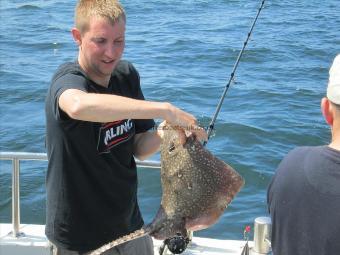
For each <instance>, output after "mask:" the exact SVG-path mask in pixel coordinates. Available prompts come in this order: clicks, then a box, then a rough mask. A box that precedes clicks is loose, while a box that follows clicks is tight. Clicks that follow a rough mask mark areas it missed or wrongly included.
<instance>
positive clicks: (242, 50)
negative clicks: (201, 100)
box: [203, 0, 265, 146]
mask: <svg viewBox="0 0 340 255" xmlns="http://www.w3.org/2000/svg"><path fill="white" fill-rule="evenodd" d="M264 2H265V0H263V1H262V3H261V6H260V8H259V9H258V11H257V14H256V17H255V19H254V21H253V23H252V25H251V28H250V31H249V32H248V36H247V39H246V40H245V42H244V43H243V47H242V49H241V50H240V53H239V54H238V57H237V59H236V62H235V64H234V67H233V70H232V71H231V74H230V78H229V81H228V83H227V85H226V86H225V88H224V91H223V94H222V96H221V98H220V101H219V103H218V105H217V107H216V111H215V114H214V116H213V118H212V120H211V122H210V124H209V128H208V131H207V134H208V139H207V141H204V143H203V146H205V145H206V144H207V143H208V140H209V138H210V136H211V132H212V131H213V129H214V126H215V122H216V119H217V115H218V114H219V112H220V110H221V107H222V104H223V101H224V98H225V96H226V94H227V91H228V89H229V87H230V84H231V82H232V81H233V80H234V76H235V72H236V69H237V67H238V64H239V62H240V59H241V57H242V55H243V52H244V49H245V48H246V46H247V44H248V41H249V38H250V36H251V33H252V32H253V29H254V26H255V23H256V21H257V18H258V17H259V15H260V12H261V10H262V9H263V6H264Z"/></svg>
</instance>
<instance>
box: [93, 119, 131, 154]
mask: <svg viewBox="0 0 340 255" xmlns="http://www.w3.org/2000/svg"><path fill="white" fill-rule="evenodd" d="M134 133H135V129H134V122H133V120H131V119H128V120H118V121H114V122H110V123H105V124H103V125H102V127H101V128H100V130H99V139H98V146H97V148H98V151H99V152H100V153H105V152H109V151H110V149H111V148H113V147H114V146H116V145H118V144H121V143H123V142H125V141H127V140H129V139H130V138H131V137H132V136H133V135H134Z"/></svg>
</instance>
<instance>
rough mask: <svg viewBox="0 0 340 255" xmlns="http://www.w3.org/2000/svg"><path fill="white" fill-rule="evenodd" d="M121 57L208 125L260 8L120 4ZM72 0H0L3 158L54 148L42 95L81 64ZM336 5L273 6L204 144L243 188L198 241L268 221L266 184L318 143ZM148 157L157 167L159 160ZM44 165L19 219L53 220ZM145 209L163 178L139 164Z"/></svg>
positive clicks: (6, 218)
mask: <svg viewBox="0 0 340 255" xmlns="http://www.w3.org/2000/svg"><path fill="white" fill-rule="evenodd" d="M122 3H123V5H124V7H125V10H126V13H127V34H126V50H125V54H124V59H127V60H129V61H131V62H132V63H133V64H134V65H135V67H136V68H137V69H138V71H139V73H140V76H141V83H142V89H143V92H144V96H145V97H146V98H147V99H148V100H154V101H167V102H171V103H172V104H174V105H176V106H178V107H180V108H182V109H184V110H186V111H188V112H191V113H192V114H194V115H195V116H196V117H197V119H198V120H199V122H200V123H201V125H202V126H207V125H208V123H209V122H210V120H211V118H212V116H213V114H214V112H215V109H216V106H217V103H218V101H219V98H220V96H221V94H222V92H223V89H224V87H225V85H226V84H227V82H228V80H229V77H230V73H231V71H232V68H233V66H234V63H235V61H236V58H237V56H238V54H239V51H240V49H241V48H242V46H243V42H244V41H245V39H246V37H247V33H248V31H249V29H250V26H251V24H252V22H253V19H254V17H255V15H256V13H257V10H258V8H259V7H260V3H261V2H260V1H254V0H252V1H250V0H248V1H247V0H243V1H241V0H214V1H213V0H183V1H179V0H171V1H170V0H162V1H161V0H148V1H146V0H135V1H127V0H122ZM75 4H76V1H73V0H72V1H70V0H67V1H66V0H48V1H45V0H32V1H28V0H27V1H18V0H1V2H0V84H1V86H0V151H16V152H46V151H45V144H44V142H45V115H44V99H45V95H46V92H47V89H48V87H49V82H50V79H51V77H52V75H53V73H54V71H55V70H56V68H57V67H58V66H59V65H60V64H62V63H63V62H65V61H73V60H75V59H76V57H77V47H76V44H75V43H74V42H73V39H72V37H71V34H70V29H71V28H72V26H73V12H74V7H75ZM339 28H340V16H339V1H338V0H327V1H318V0H308V1H307V0H290V1H287V0H272V1H266V3H265V7H264V9H263V10H262V12H261V14H260V17H259V19H258V21H257V24H256V26H255V28H254V31H253V34H252V35H251V40H250V41H249V43H248V45H247V47H246V49H245V52H244V55H243V57H242V58H241V61H240V63H239V66H238V69H237V71H236V76H235V81H234V82H233V83H232V85H231V86H230V88H229V90H228V93H227V96H226V98H225V101H224V103H223V106H222V109H221V112H220V113H219V115H218V118H217V121H216V124H215V130H214V132H213V136H212V137H211V139H210V140H209V142H208V145H207V148H208V149H209V150H210V151H211V152H213V154H215V155H216V156H218V157H219V158H221V159H223V160H224V161H225V162H227V163H228V164H230V165H231V166H233V167H234V168H235V169H236V170H237V171H239V173H240V174H241V175H242V176H243V177H244V178H245V181H246V184H245V186H244V188H243V189H242V190H241V192H240V193H239V194H238V195H237V197H236V198H235V199H234V200H233V202H232V203H231V204H230V206H229V207H228V208H227V209H226V211H225V213H224V215H223V216H222V217H221V219H220V220H219V222H218V223H217V224H216V225H214V226H212V227H210V228H209V229H206V230H203V231H199V232H196V233H195V235H196V236H202V237H212V238H219V239H242V238H243V230H244V227H245V226H246V225H252V223H253V221H254V219H255V218H256V217H258V216H265V215H267V214H268V213H267V208H266V188H267V186H268V184H269V182H270V179H271V177H272V176H273V174H274V172H275V169H276V167H277V165H278V164H279V163H280V161H281V160H282V158H283V157H284V155H285V154H286V153H287V152H288V151H290V150H291V149H293V148H294V147H296V146H301V145H322V144H327V143H329V141H330V130H329V128H328V126H327V125H326V123H325V122H324V120H323V117H322V115H321V112H320V100H321V98H322V97H323V96H324V95H325V89H326V85H327V80H328V69H329V67H330V64H331V62H332V60H333V58H334V56H335V55H336V54H337V53H340V34H339ZM152 159H156V160H157V159H159V155H155V156H154V157H153V158H152ZM45 174H46V162H36V161H35V162H32V161H29V162H28V161H24V162H22V163H21V174H20V185H21V222H22V223H35V224H44V222H45V184H44V182H45ZM138 174H139V203H140V207H141V210H142V213H143V216H144V219H145V222H146V223H148V222H150V221H151V220H152V218H153V217H154V215H155V214H156V211H157V209H158V207H159V204H160V198H161V187H160V174H159V171H158V170H154V169H145V168H143V169H142V168H141V169H139V170H138ZM11 184H12V183H11V164H10V162H7V161H1V162H0V222H8V223H9V222H11Z"/></svg>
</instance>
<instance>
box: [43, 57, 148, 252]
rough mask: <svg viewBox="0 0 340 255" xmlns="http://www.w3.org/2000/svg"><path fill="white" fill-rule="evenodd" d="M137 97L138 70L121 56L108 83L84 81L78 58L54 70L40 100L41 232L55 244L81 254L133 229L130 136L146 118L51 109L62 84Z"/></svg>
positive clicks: (136, 218) (136, 223)
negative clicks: (97, 117) (87, 117)
mask: <svg viewBox="0 0 340 255" xmlns="http://www.w3.org/2000/svg"><path fill="white" fill-rule="evenodd" d="M70 88H72V89H79V90H82V91H85V92H88V93H100V94H114V95H121V96H125V97H130V98H135V99H141V100H143V99H144V97H143V94H142V91H141V89H140V82H139V75H138V72H137V71H136V70H135V68H134V67H133V66H132V64H130V63H129V62H127V61H121V62H120V63H119V64H118V66H117V67H116V69H115V71H114V72H113V74H112V76H111V79H110V83H109V86H108V88H104V87H102V86H99V85H97V84H95V83H94V82H93V81H91V80H90V79H88V78H87V77H86V75H85V73H84V72H83V71H82V69H81V68H80V66H79V64H78V63H66V64H64V65H62V66H60V67H59V69H58V70H57V72H56V73H55V75H54V76H53V78H52V83H51V86H50V88H49V91H48V94H47V97H46V109H45V110H46V146H47V154H48V160H49V162H48V171H47V177H46V190H47V220H46V235H47V237H48V238H49V239H50V240H51V241H52V242H53V243H55V244H56V245H58V246H60V247H63V248H66V249H70V250H76V251H88V250H91V249H95V248H97V247H99V246H100V245H102V244H104V243H106V242H109V241H111V240H112V239H115V238H118V237H121V236H123V235H126V234H128V233H130V232H133V231H135V230H136V229H139V228H141V227H142V225H143V220H142V217H141V214H140V211H139V207H138V203H137V173H136V164H135V161H134V158H133V140H134V135H135V134H137V133H142V132H146V131H147V130H149V129H150V128H152V127H153V126H154V124H155V123H154V121H153V120H135V119H126V120H120V121H115V122H112V123H96V122H88V121H79V120H74V119H71V118H69V117H68V115H67V114H66V113H64V112H63V111H62V110H61V109H60V108H59V107H58V100H59V96H60V95H61V93H62V92H64V91H65V90H67V89H70Z"/></svg>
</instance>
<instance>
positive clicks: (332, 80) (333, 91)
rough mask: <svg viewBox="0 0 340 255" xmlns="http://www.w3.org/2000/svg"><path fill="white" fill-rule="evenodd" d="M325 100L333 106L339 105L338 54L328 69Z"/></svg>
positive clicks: (339, 63) (339, 65) (339, 66)
mask: <svg viewBox="0 0 340 255" xmlns="http://www.w3.org/2000/svg"><path fill="white" fill-rule="evenodd" d="M327 98H328V99H329V100H330V101H331V102H333V103H334V104H338V105H340V54H338V55H337V56H336V57H335V59H334V61H333V64H332V66H331V68H330V69H329V81H328V87H327Z"/></svg>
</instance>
